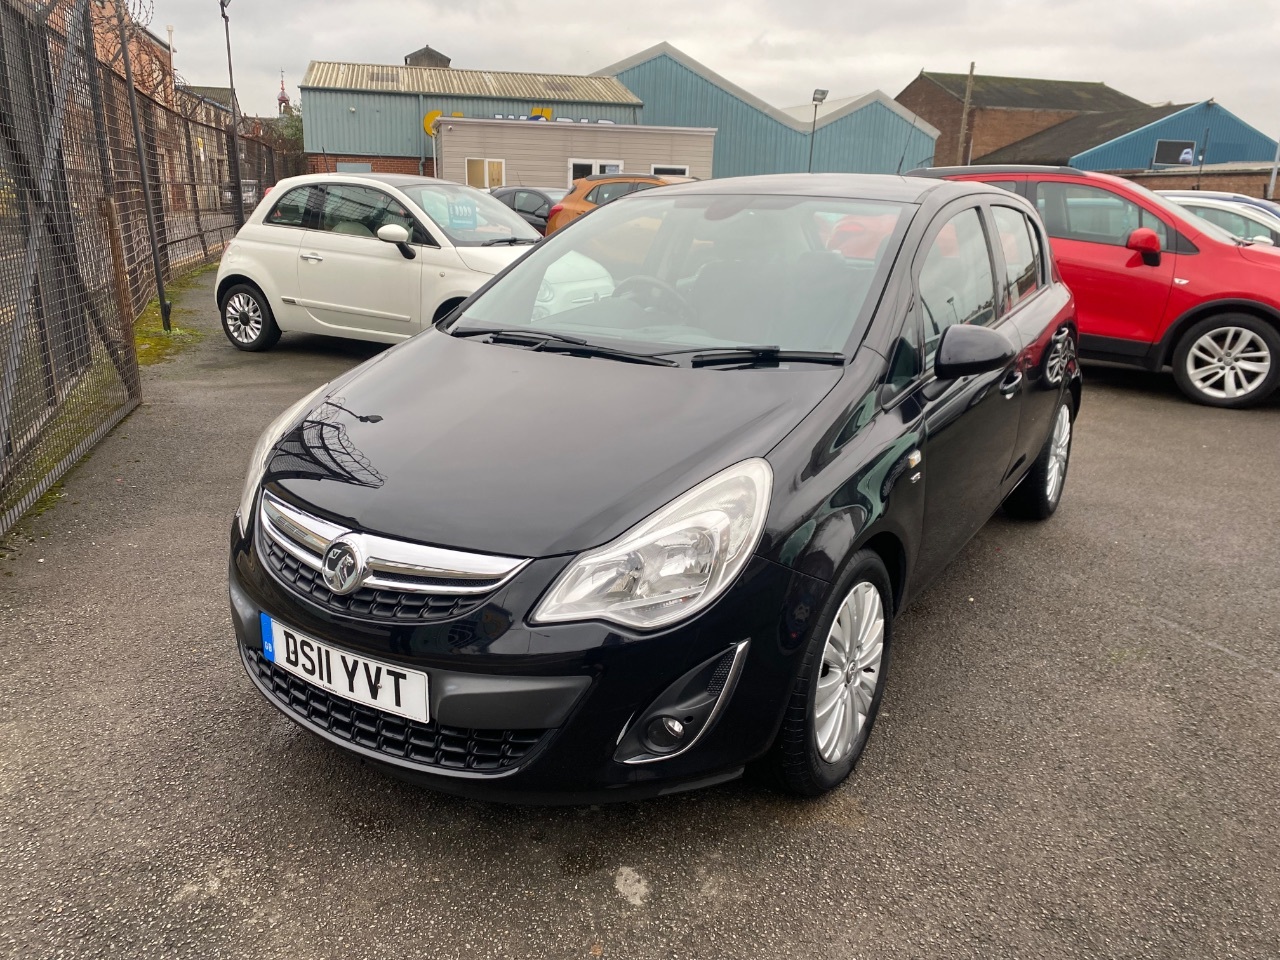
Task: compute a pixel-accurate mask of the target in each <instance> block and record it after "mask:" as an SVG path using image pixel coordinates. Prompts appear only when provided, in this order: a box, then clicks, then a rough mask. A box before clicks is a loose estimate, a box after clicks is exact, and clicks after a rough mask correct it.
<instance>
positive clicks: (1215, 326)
mask: <svg viewBox="0 0 1280 960" xmlns="http://www.w3.org/2000/svg"><path fill="white" fill-rule="evenodd" d="M1173 376H1174V379H1175V380H1176V381H1177V382H1178V387H1179V389H1181V390H1182V392H1183V393H1184V394H1186V395H1187V396H1188V397H1189V398H1190V399H1192V400H1194V401H1195V402H1196V403H1203V404H1205V405H1207V406H1211V407H1230V408H1239V407H1248V406H1252V405H1253V404H1255V403H1260V402H1261V401H1263V400H1265V399H1266V398H1267V397H1268V396H1270V395H1271V394H1272V393H1273V392H1274V391H1275V389H1276V384H1277V382H1280V332H1277V330H1276V328H1275V327H1274V326H1273V325H1272V324H1270V323H1267V322H1266V321H1265V320H1259V319H1258V318H1257V317H1254V316H1250V315H1249V314H1247V313H1220V314H1218V315H1216V316H1213V317H1207V318H1205V319H1204V320H1201V321H1200V322H1199V323H1196V324H1193V325H1192V326H1191V328H1190V329H1189V330H1187V332H1186V333H1184V334H1183V335H1182V339H1180V340H1179V341H1178V347H1177V349H1176V350H1175V351H1174V354H1173Z"/></svg>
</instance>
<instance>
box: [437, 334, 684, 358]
mask: <svg viewBox="0 0 1280 960" xmlns="http://www.w3.org/2000/svg"><path fill="white" fill-rule="evenodd" d="M449 333H450V335H452V336H455V337H475V336H479V335H480V334H484V333H487V334H489V339H488V340H486V341H485V343H511V344H515V345H516V346H523V347H529V348H530V349H531V350H540V351H542V352H544V353H567V354H571V355H573V356H575V357H604V358H606V359H609V360H622V361H625V362H628V363H647V364H650V365H652V366H658V367H676V366H679V364H678V363H676V361H674V360H669V359H667V358H666V357H659V356H654V355H653V354H651V353H632V352H631V351H629V350H619V349H618V348H617V347H606V346H603V345H601V344H598V343H591V342H590V341H587V340H581V339H579V338H578V337H568V336H565V335H564V334H562V333H551V332H550V331H549V330H519V329H515V328H510V327H507V328H499V329H496V330H492V329H482V328H480V327H468V328H466V329H464V330H450V331H449Z"/></svg>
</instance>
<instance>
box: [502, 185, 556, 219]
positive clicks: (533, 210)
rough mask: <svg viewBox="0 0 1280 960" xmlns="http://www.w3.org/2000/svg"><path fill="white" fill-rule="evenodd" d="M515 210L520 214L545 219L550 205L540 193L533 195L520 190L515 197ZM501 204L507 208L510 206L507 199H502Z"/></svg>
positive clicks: (527, 191)
mask: <svg viewBox="0 0 1280 960" xmlns="http://www.w3.org/2000/svg"><path fill="white" fill-rule="evenodd" d="M515 199H516V202H515V209H516V210H518V211H519V212H520V213H527V214H529V216H531V217H545V216H546V215H547V211H548V210H549V209H550V206H551V205H550V204H548V203H547V201H546V199H545V198H544V197H543V196H542V194H540V193H533V192H531V191H529V190H520V191H518V192H517V193H516V195H515ZM503 202H505V203H506V204H507V206H511V203H510V202H509V198H507V197H503Z"/></svg>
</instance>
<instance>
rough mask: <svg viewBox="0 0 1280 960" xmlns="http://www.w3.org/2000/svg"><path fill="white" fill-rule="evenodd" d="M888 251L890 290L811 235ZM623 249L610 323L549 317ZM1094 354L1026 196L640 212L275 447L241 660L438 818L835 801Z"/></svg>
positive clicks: (543, 256)
mask: <svg viewBox="0 0 1280 960" xmlns="http://www.w3.org/2000/svg"><path fill="white" fill-rule="evenodd" d="M887 217H893V218H894V224H893V227H892V230H891V232H890V236H889V238H888V242H887V243H883V244H878V245H877V248H876V251H875V252H874V253H873V255H871V256H869V257H863V256H851V255H848V254H846V253H845V252H843V247H842V245H840V244H839V243H838V244H837V246H836V247H834V248H833V247H831V246H829V245H828V243H827V242H826V241H824V239H823V235H824V229H823V225H824V224H826V226H827V227H829V226H830V224H831V223H833V222H845V221H847V220H848V219H849V218H853V219H859V218H861V219H865V220H867V221H868V222H869V223H871V224H873V225H875V226H876V227H877V228H878V226H879V225H880V224H882V223H883V221H884V220H885V218H887ZM635 230H645V231H648V234H649V249H650V251H651V255H650V256H649V257H648V258H647V259H646V260H645V261H644V262H642V263H640V264H638V265H635V266H633V267H631V268H629V270H628V271H626V272H622V271H620V272H618V273H611V274H610V278H611V279H610V284H611V286H610V291H609V294H608V295H607V296H600V297H595V298H592V299H590V300H589V301H586V302H583V303H575V304H566V303H561V304H558V305H557V306H556V309H555V310H554V311H552V312H547V313H545V314H542V315H539V314H538V313H537V312H536V307H537V306H538V305H539V303H538V296H537V295H538V291H539V290H541V289H542V288H543V286H544V285H545V284H546V282H547V278H548V277H549V276H550V275H551V274H552V272H553V271H556V270H559V271H560V272H561V282H568V281H570V280H571V279H572V278H573V277H575V276H578V277H581V279H582V280H583V281H584V282H586V283H588V284H591V283H595V282H596V280H597V278H598V277H599V275H600V273H601V270H602V265H600V264H599V263H598V262H595V261H594V260H593V257H592V256H591V253H592V251H593V250H595V249H596V248H598V247H607V246H608V244H609V238H610V237H611V236H612V235H614V234H617V233H619V232H621V233H624V234H625V233H629V232H631V231H635ZM825 232H826V233H828V234H829V233H830V231H829V230H827V231H825ZM1075 340H1076V330H1075V311H1074V305H1073V302H1072V298H1071V294H1070V292H1069V291H1068V290H1067V288H1066V286H1065V285H1064V284H1063V283H1062V282H1061V281H1060V280H1059V278H1058V273H1057V270H1056V268H1055V267H1054V264H1053V257H1052V254H1051V252H1050V248H1049V245H1048V242H1047V241H1046V238H1045V235H1044V230H1043V227H1042V226H1041V224H1040V221H1039V218H1038V217H1037V215H1036V212H1035V208H1034V207H1033V206H1032V205H1031V204H1030V203H1028V202H1027V201H1026V200H1023V199H1022V198H1020V197H1016V196H1014V195H1012V194H1009V193H1005V192H1002V191H999V190H995V189H992V188H989V187H984V186H981V185H978V184H955V183H948V182H946V181H941V180H907V179H903V178H899V177H875V176H847V175H799V176H796V175H789V176H770V177H751V178H743V179H728V180H712V181H707V182H701V183H686V184H680V185H676V186H672V187H670V188H668V189H664V190H659V191H653V192H647V193H642V194H638V195H635V196H630V197H627V198H625V199H624V200H622V201H620V202H618V203H616V204H609V205H607V206H606V207H603V208H601V209H600V210H599V211H598V212H596V213H595V214H593V215H592V216H591V217H588V218H586V219H585V220H583V221H582V222H581V223H580V224H578V225H576V226H575V227H574V228H573V229H572V230H567V231H564V232H562V233H557V234H553V235H552V236H551V237H549V238H548V239H547V240H545V241H543V242H542V243H540V244H538V245H537V246H535V247H533V248H532V249H531V250H530V252H529V253H528V254H526V255H525V256H524V257H523V258H522V259H520V260H519V261H518V262H517V263H515V264H513V265H512V266H511V267H509V268H507V270H505V271H504V272H503V273H501V274H499V275H498V277H497V278H495V280H494V281H493V282H492V284H490V285H489V286H488V287H487V288H486V289H485V290H483V291H481V292H480V293H479V294H478V295H477V296H476V297H475V298H474V299H472V300H470V301H468V303H467V304H466V305H465V306H464V308H463V309H462V310H461V311H460V312H459V313H457V314H456V315H455V316H454V317H452V318H450V319H449V320H448V321H445V322H442V323H440V324H438V325H437V326H436V327H434V328H432V329H430V330H427V331H425V332H424V333H423V334H421V335H420V336H418V337H415V338H414V339H413V340H411V341H410V342H408V343H406V344H402V345H401V346H399V347H397V348H396V349H393V350H390V351H387V352H385V353H383V354H381V355H380V356H378V357H376V358H375V359H373V360H371V361H369V362H368V363H366V364H365V365H363V366H361V367H358V368H356V369H354V370H352V371H349V372H348V373H346V374H343V375H342V376H340V377H339V378H338V379H336V380H334V381H333V382H332V383H329V384H327V385H325V386H323V387H321V388H320V389H318V390H316V391H315V392H313V393H311V394H308V395H307V396H306V397H304V398H303V399H302V400H300V401H298V402H297V403H296V404H294V405H293V406H292V407H291V408H290V409H288V410H287V411H285V412H284V413H283V414H281V416H280V417H279V418H278V419H277V420H276V421H275V422H274V423H273V424H272V425H271V426H270V427H268V429H267V431H266V432H265V433H264V434H263V436H262V438H261V439H260V440H259V442H258V445H257V447H256V449H255V450H254V452H253V457H252V461H251V464H250V469H249V474H248V477H247V479H246V482H245V486H244V492H243V495H242V499H241V503H240V508H239V512H238V514H237V519H236V521H235V523H234V527H233V530H232V536H231V558H230V567H229V571H230V576H229V579H230V599H231V609H232V613H233V620H234V625H235V632H236V637H237V641H238V644H237V645H238V650H239V655H240V657H241V658H242V660H243V663H244V667H245V669H246V671H247V673H248V675H249V677H250V679H251V680H252V682H253V683H254V684H255V685H256V686H257V688H258V690H259V691H260V692H261V693H262V695H263V696H264V697H265V698H266V699H267V700H268V701H269V702H270V703H271V704H273V705H274V706H275V707H276V708H278V709H279V710H280V711H282V712H283V713H284V714H285V715H286V716H287V717H289V718H290V719H292V720H294V721H296V722H297V723H298V724H300V725H301V726H302V727H304V728H305V729H307V730H309V731H311V732H312V733H315V734H317V735H318V736H320V737H321V738H323V739H325V740H327V741H329V742H330V743H332V744H335V745H337V746H339V747H342V748H344V749H346V750H349V751H351V752H352V753H354V754H356V755H358V756H361V757H363V758H365V759H367V760H370V761H373V762H374V763H376V764H379V765H381V766H382V767H383V768H384V769H386V770H389V771H391V772H393V773H395V774H396V775H398V776H402V777H405V778H408V779H411V780H416V781H417V782H420V783H423V784H427V785H430V786H432V787H436V788H438V789H441V790H446V791H452V792H456V793H464V794H471V795H475V796H480V797H486V798H490V799H501V800H515V801H526V802H535V801H536V802H543V801H556V800H560V801H564V800H569V801H587V800H591V801H594V800H597V799H605V800H609V799H622V798H625V797H642V796H652V795H656V794H660V793H669V792H672V791H676V790H682V789H689V788H693V787H698V786H704V785H708V784H712V783H718V782H721V781H724V780H728V779H731V778H733V777H736V776H738V775H739V774H740V773H741V772H742V771H743V768H744V767H745V766H746V765H747V764H749V763H754V762H756V761H759V762H761V763H767V764H771V765H772V766H773V767H774V768H775V770H776V771H777V774H778V776H779V777H780V778H781V782H782V783H783V784H784V785H785V786H786V788H787V789H789V790H790V791H793V792H795V793H797V794H802V795H814V794H818V793H821V792H823V791H825V790H829V789H831V788H832V787H834V786H836V785H837V784H839V783H840V782H841V781H842V780H843V779H844V778H845V777H846V776H847V775H848V774H849V772H850V770H851V769H852V768H853V766H854V764H855V762H856V761H857V759H858V757H859V756H860V755H861V753H862V752H863V750H864V748H865V746H866V744H867V738H868V736H869V735H870V732H871V728H872V724H873V722H874V721H875V717H876V713H877V710H878V709H879V706H880V702H881V697H882V695H883V693H884V685H885V676H886V671H887V669H888V665H889V663H890V655H891V652H892V644H893V623H894V617H895V615H896V614H897V613H898V612H899V611H900V610H901V609H902V608H903V606H904V605H905V604H906V603H908V602H909V601H910V599H911V597H912V596H914V595H915V594H916V593H918V592H919V591H920V590H921V588H922V587H923V586H924V585H925V584H926V583H928V582H929V581H930V580H931V579H932V578H934V577H935V576H936V575H937V574H938V573H939V572H940V571H941V570H942V569H943V567H945V566H946V564H947V563H948V562H949V561H950V560H951V559H952V558H953V557H955V556H956V554H957V552H958V551H959V550H960V549H961V547H963V545H964V544H965V542H966V541H967V540H968V539H969V538H970V537H971V536H973V534H974V533H975V532H976V531H977V530H978V529H979V528H980V527H981V526H982V525H983V524H984V523H985V522H986V520H987V518H988V517H989V516H990V515H991V514H992V512H993V511H995V510H997V509H999V508H1000V506H1001V503H1002V502H1003V503H1004V505H1005V508H1006V510H1007V511H1008V512H1009V513H1011V514H1013V515H1015V516H1018V517H1025V518H1030V519H1043V518H1046V517H1048V516H1050V515H1051V514H1053V513H1054V511H1055V509H1056V508H1057V507H1058V505H1059V503H1060V500H1061V497H1062V491H1063V484H1064V482H1065V480H1066V477H1067V471H1068V465H1069V460H1070V455H1071V437H1072V423H1073V420H1074V418H1075V415H1076V412H1077V410H1078V409H1079V406H1080V378H1079V372H1078V370H1077V368H1076V362H1075ZM272 742H273V743H275V744H277V745H278V744H279V743H281V742H282V741H278V740H275V741H272ZM272 749H275V748H274V747H273V748H272ZM301 757H302V755H301V754H299V755H298V758H297V759H298V760H299V762H301Z"/></svg>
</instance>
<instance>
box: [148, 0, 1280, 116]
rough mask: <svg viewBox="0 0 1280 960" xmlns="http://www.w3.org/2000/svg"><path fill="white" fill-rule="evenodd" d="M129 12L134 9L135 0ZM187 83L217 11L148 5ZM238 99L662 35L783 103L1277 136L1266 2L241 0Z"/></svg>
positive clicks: (261, 108) (216, 56) (218, 33)
mask: <svg viewBox="0 0 1280 960" xmlns="http://www.w3.org/2000/svg"><path fill="white" fill-rule="evenodd" d="M137 2H138V0H134V3H135V4H136V3H137ZM154 5H155V13H154V16H153V18H152V22H151V29H152V30H153V31H154V32H155V33H156V34H158V35H159V36H161V37H163V36H164V35H165V26H166V25H167V24H172V25H173V26H174V28H175V37H174V46H175V47H176V48H177V51H178V52H177V55H176V57H175V61H174V62H175V66H176V68H177V70H178V72H179V73H180V74H181V75H182V76H183V77H185V78H186V80H187V82H189V83H195V84H208V85H215V86H216V85H225V84H226V79H227V72H226V71H227V67H226V52H225V47H224V44H223V33H222V19H221V17H220V15H219V8H218V3H217V0H154ZM229 12H230V14H231V42H232V52H233V55H234V57H235V70H236V80H237V83H236V87H237V91H238V93H239V95H240V103H241V105H242V106H243V108H244V109H245V111H246V112H249V113H273V112H275V96H276V94H277V93H278V92H279V89H280V71H281V70H282V69H283V70H284V72H285V83H286V86H287V89H288V91H289V94H290V96H292V97H293V98H294V100H295V102H296V100H297V97H298V85H299V84H300V83H301V82H302V76H303V74H304V73H305V71H306V68H307V62H308V61H310V60H349V61H357V62H364V63H401V62H403V58H404V55H405V54H406V53H409V52H410V51H412V50H415V49H417V48H419V47H421V46H422V45H423V44H430V45H431V46H432V47H434V48H435V49H437V50H439V51H441V52H443V53H444V54H446V55H447V56H450V57H452V58H453V66H454V67H459V68H467V69H484V70H523V71H533V72H547V73H590V72H592V71H594V70H598V69H600V68H601V67H604V66H607V65H608V64H610V63H613V62H615V61H617V60H621V59H623V58H624V57H627V56H630V55H631V54H633V53H637V52H639V51H640V50H642V49H644V48H645V47H648V46H651V45H652V44H654V43H657V42H659V41H662V40H666V41H669V42H670V43H672V44H674V45H675V46H677V47H679V48H680V49H682V50H684V51H685V52H686V53H688V54H689V55H691V56H693V57H695V58H696V59H698V60H700V61H702V62H703V63H705V64H706V65H707V66H708V67H710V68H711V69H712V70H715V71H716V72H717V73H719V74H721V75H722V76H724V77H727V78H728V79H729V80H732V81H733V82H734V83H737V84H738V85H739V86H742V87H745V88H746V89H748V90H750V91H751V92H752V93H754V94H756V95H757V96H759V97H762V98H763V99H765V100H767V101H768V102H770V103H772V104H775V105H776V106H780V107H785V106H791V105H793V104H797V103H807V102H808V101H809V98H810V95H811V94H812V91H813V89H814V87H826V88H828V89H830V90H831V96H832V97H833V98H834V97H842V96H852V95H855V94H862V93H866V92H868V91H870V90H873V89H877V88H878V89H880V90H883V91H884V92H885V93H887V94H889V95H890V96H896V95H897V94H898V93H899V92H900V91H901V90H902V88H903V87H905V86H906V85H907V84H908V83H909V82H910V81H911V80H912V78H913V77H915V75H916V74H917V73H918V72H919V71H920V70H921V69H922V68H923V69H929V70H937V71H945V72H953V73H961V72H964V71H966V70H967V69H968V67H969V61H970V60H975V61H977V65H978V67H977V69H978V72H979V73H989V74H1000V75H1005V76H1026V77H1049V78H1054V79H1065V80H1102V81H1105V82H1106V83H1107V84H1109V85H1110V86H1112V87H1115V88H1116V89H1118V90H1122V91H1124V92H1125V93H1127V94H1129V95H1131V96H1134V97H1137V98H1138V99H1140V100H1145V101H1148V102H1152V103H1164V102H1166V101H1173V102H1175V103H1182V102H1192V101H1200V100H1206V99H1208V98H1210V97H1214V98H1216V99H1217V101H1218V102H1219V103H1220V104H1222V105H1223V106H1224V107H1226V108H1227V109H1229V110H1231V111H1233V112H1234V113H1236V114H1237V115H1239V116H1240V117H1242V118H1243V119H1245V120H1246V121H1248V122H1249V123H1252V124H1253V125H1254V126H1256V127H1258V128H1259V129H1261V130H1263V131H1264V132H1265V133H1266V134H1267V135H1268V136H1272V137H1274V136H1276V134H1277V132H1280V97H1278V96H1277V90H1278V89H1280V85H1278V84H1277V82H1276V80H1275V69H1276V66H1277V64H1280V2H1277V0H1229V2H1228V3H1221V0H876V2H869V0H843V2H841V0H698V2H695V3H689V2H688V0H646V2H644V3H623V4H616V5H614V4H601V3H599V2H590V3H588V2H585V0H538V2H536V3H532V2H524V3H516V2H512V0H452V2H438V0H236V2H234V3H232V4H231V6H230V8H229Z"/></svg>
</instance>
